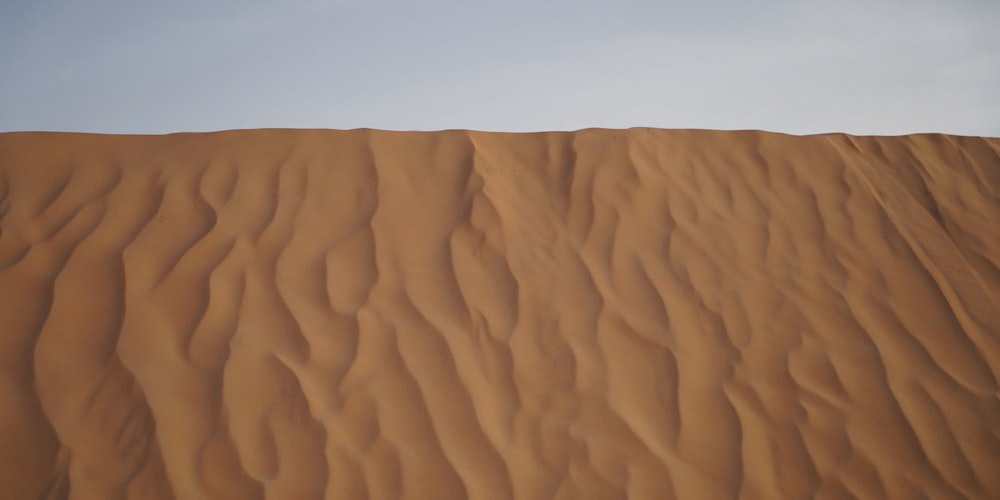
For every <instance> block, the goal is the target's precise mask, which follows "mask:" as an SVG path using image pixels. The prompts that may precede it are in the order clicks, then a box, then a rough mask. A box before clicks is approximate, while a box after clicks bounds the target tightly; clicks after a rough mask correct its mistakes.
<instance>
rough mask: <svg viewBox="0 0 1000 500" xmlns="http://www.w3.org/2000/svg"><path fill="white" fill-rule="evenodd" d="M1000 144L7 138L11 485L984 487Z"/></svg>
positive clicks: (1, 441)
mask: <svg viewBox="0 0 1000 500" xmlns="http://www.w3.org/2000/svg"><path fill="white" fill-rule="evenodd" d="M998 381H1000V139H998V138H983V137H971V136H956V135H943V134H915V135H903V136H853V135H845V134H821V135H807V136H792V135H784V134H779V133H771V132H761V131H752V130H747V131H712V130H681V129H676V130H664V129H651V128H633V129H584V130H579V131H576V132H539V133H499V132H477V131H467V130H444V131H437V132H394V131H383V130H371V129H356V130H319V129H315V130H312V129H301V130H292V129H255V130H231V131H223V132H213V133H179V134H167V135H104V134H83V133H56V132H11V133H2V134H0V492H2V493H0V496H2V497H4V498H11V499H36V498H48V499H56V498H72V499H90V498H94V499H119V498H136V499H147V498H149V499H153V498H177V499H198V498H213V499H226V498H232V499H249V498H269V499H271V498H275V499H308V498H387V499H388V498H411V499H425V498H474V499H494V498H495V499H508V498H517V499H543V498H565V499H571V498H595V499H610V498H650V499H667V498H681V499H714V498H719V499H721V498H747V499H769V498H821V499H822V498H828V499H833V498H901V499H911V498H1000V474H998V473H997V471H998V470H1000V388H998Z"/></svg>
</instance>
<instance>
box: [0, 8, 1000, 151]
mask: <svg viewBox="0 0 1000 500" xmlns="http://www.w3.org/2000/svg"><path fill="white" fill-rule="evenodd" d="M631 126H653V127H666V128H715V129H744V128H753V129H766V130H774V131H780V132H788V133H795V134H807V133H817V132H830V131H846V132H851V133H857V134H901V133H910V132H948V133H956V134H968V135H990V136H1000V1H997V0H841V1H837V2H834V1H830V0H825V1H822V2H820V1H810V0H798V1H753V2H751V1H740V0H728V1H723V0H712V1H698V0H687V1H671V0H666V1H662V0H661V1H652V0H650V1H627V0H626V1H615V0H605V1H588V0H576V1H568V0H567V1H560V0H557V1H546V0H536V1H519V0H515V1H509V0H493V1H485V0H465V1H447V0H440V1H439V0H428V1H422V0H405V1H404V0H371V1H362V0H356V1H350V0H340V1H336V0H334V1H319V0H284V1H263V0H240V1H235V0H233V1H212V0H200V1H188V0H183V1H177V0H174V1H162V2H152V1H141V0H130V1H125V0H93V1H87V2H80V1H76V0H58V1H57V0H3V1H2V2H0V130H3V131H10V130H72V131H88V132H113V133H165V132H176V131H200V130H219V129H230V128H256V127H295V128H312V127H322V128H357V127H374V128H386V129H416V130H432V129H444V128H474V129H483V130H508V131H527V130H574V129H580V128H585V127H613V128H622V127H631Z"/></svg>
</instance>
